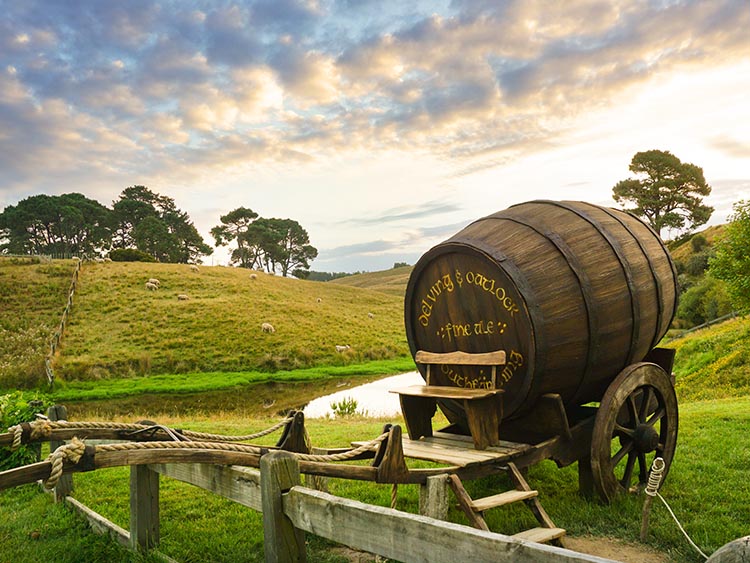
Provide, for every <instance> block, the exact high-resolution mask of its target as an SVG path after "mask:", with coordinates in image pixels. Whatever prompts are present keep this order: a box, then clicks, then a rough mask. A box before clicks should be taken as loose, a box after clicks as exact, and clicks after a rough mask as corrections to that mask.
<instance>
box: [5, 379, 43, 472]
mask: <svg viewBox="0 0 750 563" xmlns="http://www.w3.org/2000/svg"><path fill="white" fill-rule="evenodd" d="M51 404H52V401H50V400H49V398H48V397H45V396H44V395H40V394H38V393H33V394H32V393H22V392H21V391H14V392H13V393H9V394H7V395H0V425H1V426H2V428H3V429H4V430H5V429H7V428H9V427H11V426H15V425H16V424H20V423H22V422H32V421H33V420H34V419H35V418H36V415H37V414H38V413H44V412H45V411H46V410H47V407H49V406H50V405H51ZM39 453H40V448H39V445H27V446H21V447H20V448H18V449H17V450H16V451H14V452H12V451H11V450H10V448H0V470H2V471H4V470H6V469H11V468H13V467H19V466H21V465H27V464H29V463H34V462H36V461H39Z"/></svg>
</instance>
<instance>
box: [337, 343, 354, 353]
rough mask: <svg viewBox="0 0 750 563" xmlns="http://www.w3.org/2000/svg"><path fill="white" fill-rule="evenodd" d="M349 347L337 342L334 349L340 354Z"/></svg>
mask: <svg viewBox="0 0 750 563" xmlns="http://www.w3.org/2000/svg"><path fill="white" fill-rule="evenodd" d="M349 348H351V346H349V345H348V344H344V345H343V346H339V345H338V344H337V345H336V351H337V352H338V353H339V354H341V353H342V352H346V351H347V350H348V349H349Z"/></svg>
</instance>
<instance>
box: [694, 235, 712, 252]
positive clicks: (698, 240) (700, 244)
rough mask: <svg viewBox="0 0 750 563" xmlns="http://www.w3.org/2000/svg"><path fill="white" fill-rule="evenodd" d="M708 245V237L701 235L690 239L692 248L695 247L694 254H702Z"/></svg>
mask: <svg viewBox="0 0 750 563" xmlns="http://www.w3.org/2000/svg"><path fill="white" fill-rule="evenodd" d="M707 244H708V241H707V240H706V237H704V236H703V235H701V234H700V233H699V234H697V235H695V236H694V237H693V238H691V239H690V246H692V247H693V252H700V251H701V250H703V249H704V248H705V247H706V245H707Z"/></svg>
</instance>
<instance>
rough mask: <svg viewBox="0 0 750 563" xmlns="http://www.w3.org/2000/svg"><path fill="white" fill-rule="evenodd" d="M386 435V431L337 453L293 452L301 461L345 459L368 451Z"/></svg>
mask: <svg viewBox="0 0 750 563" xmlns="http://www.w3.org/2000/svg"><path fill="white" fill-rule="evenodd" d="M387 437H388V432H384V433H383V434H381V435H380V436H378V437H377V438H375V439H374V440H370V441H369V442H367V443H366V444H362V445H361V446H359V447H357V448H354V449H352V450H349V451H346V452H341V453H339V454H326V455H318V454H300V453H295V454H294V455H295V456H297V459H301V460H303V461H320V462H326V461H346V460H349V459H354V458H355V457H357V456H358V455H360V454H363V453H365V452H368V451H370V450H372V449H374V448H375V446H377V445H379V444H380V443H381V442H382V441H383V440H385V439H386V438H387Z"/></svg>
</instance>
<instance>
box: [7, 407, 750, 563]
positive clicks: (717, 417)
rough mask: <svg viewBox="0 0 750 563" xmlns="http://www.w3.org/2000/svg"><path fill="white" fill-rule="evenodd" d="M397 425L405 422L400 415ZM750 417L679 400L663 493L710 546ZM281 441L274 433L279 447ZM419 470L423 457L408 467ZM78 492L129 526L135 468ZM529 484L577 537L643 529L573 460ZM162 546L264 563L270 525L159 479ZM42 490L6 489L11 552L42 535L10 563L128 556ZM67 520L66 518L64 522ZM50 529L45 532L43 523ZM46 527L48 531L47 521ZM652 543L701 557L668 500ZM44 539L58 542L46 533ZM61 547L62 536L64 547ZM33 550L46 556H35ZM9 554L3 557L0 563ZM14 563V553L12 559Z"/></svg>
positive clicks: (315, 436)
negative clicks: (99, 545) (588, 489)
mask: <svg viewBox="0 0 750 563" xmlns="http://www.w3.org/2000/svg"><path fill="white" fill-rule="evenodd" d="M274 421H275V419H274V420H271V419H256V420H251V421H248V420H238V419H237V418H232V417H228V418H220V417H205V418H191V419H189V420H188V419H184V418H179V417H177V418H174V417H173V418H170V417H165V418H160V419H159V422H161V423H164V424H168V425H171V426H176V427H183V428H190V429H193V430H202V431H215V432H222V433H227V434H239V433H247V432H252V431H257V430H259V429H262V428H265V427H267V426H269V425H270V424H271V423H272V422H274ZM383 422H385V421H384V420H375V419H367V418H361V417H357V416H354V417H347V418H346V423H345V424H341V423H340V421H326V420H319V419H313V420H308V421H307V426H308V430H309V432H310V436H311V438H312V441H313V445H315V446H331V447H334V446H345V445H347V444H348V443H349V442H350V441H351V440H352V439H368V438H372V437H374V436H376V435H378V434H379V433H380V431H381V428H382V424H383ZM395 422H400V420H395ZM748 424H750V398H744V399H733V400H714V401H704V402H695V403H689V404H687V405H683V406H682V412H681V428H680V438H679V447H678V449H677V454H676V457H675V459H674V463H673V466H672V470H671V471H670V474H669V476H668V479H667V481H666V483H665V486H664V487H663V489H662V494H663V496H664V497H665V498H666V499H667V501H668V502H669V503H670V505H671V506H672V508H673V510H674V511H675V513H676V514H677V516H678V517H679V519H680V520H681V522H682V524H683V526H684V527H685V529H686V530H687V531H688V532H689V533H690V535H691V536H692V537H693V539H694V541H696V543H698V545H699V546H700V547H701V548H702V549H703V550H704V551H706V552H707V553H711V552H713V551H715V550H716V549H718V548H719V547H720V546H722V545H723V544H725V543H727V542H729V541H731V540H733V539H735V538H737V537H740V536H743V535H745V534H746V533H747V528H746V521H745V515H746V506H747V499H748V498H750V484H748V481H747V479H746V478H745V472H746V467H747V463H748V461H749V460H750V446H748V444H747V443H746V441H745V440H744V430H745V429H746V428H747V426H748ZM275 438H276V436H271V437H268V438H266V443H272V442H273V441H274V440H275ZM410 464H411V465H412V466H420V467H423V466H425V465H426V463H425V462H410ZM74 480H75V483H76V490H75V492H74V496H75V497H76V498H78V499H79V500H81V501H82V502H84V503H85V504H87V505H89V506H90V507H92V508H94V509H95V510H97V511H98V512H100V513H101V514H103V515H104V516H105V517H107V518H109V519H110V520H112V521H114V522H115V523H117V524H118V525H120V526H122V527H125V528H126V529H127V527H128V514H129V512H128V510H129V509H128V471H127V469H124V468H115V469H106V470H100V471H96V472H92V473H83V474H76V475H75V477H74ZM528 481H529V483H530V484H531V486H532V487H533V488H536V489H538V490H539V492H540V498H541V499H542V502H543V505H544V507H545V509H546V510H547V512H548V513H549V514H550V516H551V517H552V519H553V521H554V522H555V523H556V524H557V525H558V526H561V527H563V528H565V529H567V530H568V534H569V535H570V536H573V537H576V536H607V537H615V538H619V539H621V540H624V541H627V542H633V543H635V542H637V541H638V535H639V531H640V519H641V508H642V503H643V497H642V496H640V497H636V496H630V497H626V496H623V497H620V498H618V499H617V500H616V502H615V503H613V504H612V505H602V504H599V503H597V502H592V501H588V500H585V499H583V498H581V497H580V496H579V495H578V492H577V474H576V468H575V465H573V466H570V467H567V468H563V469H558V468H556V467H555V465H554V463H552V462H547V461H545V462H542V463H540V464H538V465H536V466H533V467H532V468H530V470H529V475H528ZM161 483H162V485H161V529H162V543H161V547H160V550H161V551H162V552H163V553H165V554H167V555H169V556H171V557H173V558H175V559H177V560H178V561H182V562H191V561H212V562H215V563H221V562H234V561H236V562H256V561H262V560H263V556H262V539H263V534H262V521H261V517H260V514H258V513H255V512H253V511H252V510H250V509H247V508H244V507H241V506H239V505H236V504H234V503H231V502H229V501H226V500H223V499H221V498H219V497H217V496H216V495H212V494H209V493H206V492H204V491H202V490H199V489H196V488H195V487H191V486H188V485H185V484H183V483H179V482H176V481H173V480H170V479H166V478H162V479H161ZM465 484H466V486H467V489H468V490H469V493H470V494H471V495H472V496H473V497H479V496H485V495H488V494H492V493H496V492H498V491H499V490H504V488H507V487H508V482H507V480H506V479H505V477H504V476H495V477H490V478H485V479H482V480H478V481H470V482H466V483H465ZM329 489H330V491H331V492H332V493H333V494H336V495H340V496H344V497H347V498H354V499H358V500H361V501H363V502H368V503H372V504H377V505H381V506H388V505H389V504H390V486H389V485H377V484H373V483H363V482H357V481H347V480H341V479H332V480H330V482H329ZM35 491H38V489H32V488H29V487H23V488H20V489H14V490H8V491H4V492H2V493H0V507H2V509H3V510H4V513H6V514H13V517H12V521H7V519H5V520H6V521H4V522H0V540H1V541H2V543H3V545H4V546H7V547H6V549H5V550H4V553H6V552H7V553H14V554H20V553H22V549H27V548H28V545H29V543H30V540H29V534H30V533H31V532H32V531H34V530H42V531H43V532H44V533H43V535H42V536H41V537H40V538H39V540H37V543H34V544H32V545H33V546H34V549H32V550H30V551H29V552H28V554H27V555H24V556H19V558H14V559H12V560H13V561H19V562H24V561H43V560H45V559H44V557H43V555H42V554H48V553H50V552H49V551H46V547H44V546H46V545H48V543H45V542H49V544H50V545H51V544H52V543H53V541H54V542H55V545H56V546H57V548H59V549H60V550H61V551H64V552H66V553H68V554H70V555H71V557H72V554H75V556H76V557H78V558H77V559H76V558H75V557H73V558H71V559H69V560H71V561H74V560H86V561H113V562H118V561H130V560H131V559H129V558H128V557H129V555H128V554H120V553H119V551H117V550H116V549H115V548H114V547H113V546H111V545H109V546H108V547H107V550H109V551H106V553H107V555H106V557H104V556H102V558H97V557H99V556H98V555H91V552H90V551H87V550H88V549H89V547H88V544H89V543H90V542H97V541H100V540H99V539H97V538H94V537H93V536H90V534H88V533H87V532H85V531H84V530H83V529H82V527H81V525H80V523H78V522H76V520H75V519H73V518H70V517H69V516H68V515H67V513H66V511H65V510H62V509H60V507H56V506H54V505H52V504H51V500H50V499H49V498H47V497H46V496H44V495H42V494H41V493H38V492H35ZM418 497H419V495H418V487H416V486H403V485H402V486H401V487H399V500H398V508H399V509H400V510H404V511H407V512H412V513H417V512H418ZM486 516H487V521H488V524H489V526H490V528H491V529H492V530H494V531H498V532H501V533H515V532H517V531H520V530H522V529H524V528H525V527H530V526H534V525H535V520H534V519H533V517H532V516H531V513H530V512H529V511H528V510H527V509H526V508H525V507H523V506H517V507H513V508H508V507H504V508H498V509H493V510H491V511H488V512H487V513H486ZM59 519H63V520H64V524H58V523H57V521H58V520H59ZM449 519H450V520H451V521H454V522H458V523H463V524H466V523H467V521H466V519H465V517H464V516H463V514H461V513H460V512H458V511H457V510H456V509H455V508H451V510H450V512H449ZM45 525H46V526H50V527H51V528H50V530H51V531H50V532H49V533H48V532H47V531H46V530H47V528H44V527H43V526H45ZM40 527H42V528H40ZM649 530H650V534H649V539H648V542H647V543H648V545H649V546H651V547H654V548H656V549H658V550H660V551H662V552H664V553H667V554H669V556H670V557H671V559H672V560H673V561H680V562H692V561H695V562H697V561H700V560H701V558H700V557H699V556H698V555H697V554H695V553H694V552H692V549H691V548H690V547H689V546H688V545H687V543H686V542H685V540H684V538H683V537H682V535H681V533H680V532H679V530H678V529H677V527H676V526H675V524H674V523H673V522H672V520H671V518H670V517H669V516H668V514H667V512H666V510H665V509H664V507H663V506H662V505H661V504H660V503H658V502H657V503H655V505H654V508H653V510H652V515H651V525H650V528H649ZM48 534H49V536H50V537H48ZM308 539H309V540H311V541H310V544H309V545H308V554H309V560H310V561H312V562H335V561H345V559H342V558H340V557H339V556H337V555H336V554H335V553H332V552H331V550H330V548H331V545H330V544H329V543H328V542H326V541H324V540H321V539H319V538H317V539H316V538H314V537H313V536H310V535H308ZM57 542H60V543H57ZM37 547H39V549H42V548H43V547H44V549H45V550H44V551H40V552H38V551H37ZM2 557H3V555H0V559H1V558H2ZM9 560H11V559H9Z"/></svg>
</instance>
